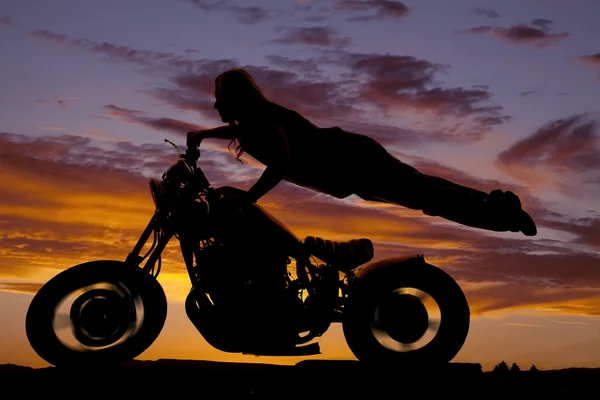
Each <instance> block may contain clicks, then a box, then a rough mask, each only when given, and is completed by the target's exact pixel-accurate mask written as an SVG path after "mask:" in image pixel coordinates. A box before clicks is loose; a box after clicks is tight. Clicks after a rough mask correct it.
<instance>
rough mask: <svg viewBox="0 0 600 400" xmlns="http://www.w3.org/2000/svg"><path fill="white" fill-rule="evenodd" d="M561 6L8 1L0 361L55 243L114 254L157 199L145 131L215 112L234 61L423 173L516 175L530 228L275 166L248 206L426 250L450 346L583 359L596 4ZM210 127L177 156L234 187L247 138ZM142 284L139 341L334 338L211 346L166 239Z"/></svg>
mask: <svg viewBox="0 0 600 400" xmlns="http://www.w3.org/2000/svg"><path fill="white" fill-rule="evenodd" d="M573 4H578V5H579V7H575V6H574V5H573ZM573 4H571V5H568V4H566V2H560V1H550V2H547V3H544V4H541V3H538V2H534V1H517V0H511V1H506V2H502V3H498V2H491V1H484V0H464V1H463V2H462V3H460V5H458V6H457V5H450V4H447V3H446V2H439V1H434V0H426V1H416V0H406V1H402V2H400V1H393V0H375V1H363V0H296V1H293V0H289V1H285V2H281V1H275V0H261V1H258V0H256V1H254V0H253V1H244V2H241V1H234V0H220V1H209V0H176V1H165V0H150V1H144V2H141V1H128V2H118V1H113V0H111V1H105V2H86V4H85V5H83V3H82V2H79V1H76V0H60V1H56V2H54V3H53V4H49V3H44V4H37V5H36V6H35V7H26V6H25V4H24V2H22V1H20V0H8V1H7V2H5V3H4V4H3V7H0V38H1V39H0V50H2V54H4V62H3V63H2V65H0V83H1V86H2V88H3V94H4V96H2V99H1V100H0V105H1V107H0V123H1V125H0V177H1V178H2V182H3V184H2V186H1V187H0V319H1V320H2V321H3V323H2V328H0V364H16V365H22V366H31V367H35V368H39V367H45V366H49V364H48V363H47V362H45V361H44V360H43V359H42V358H41V357H39V356H38V355H37V354H36V353H35V352H34V350H33V349H32V347H31V346H30V344H29V342H28V340H27V337H26V334H25V316H26V313H27V309H28V307H29V304H30V302H31V300H32V299H33V296H34V295H35V293H37V291H38V290H39V288H40V287H41V286H42V285H44V284H45V283H46V282H47V281H48V280H49V279H51V278H52V277H53V276H55V275H57V274H58V273H60V272H61V271H63V270H66V269H68V268H70V267H72V266H74V265H77V264H80V263H84V262H88V261H93V260H101V259H102V260H120V261H124V260H125V258H126V257H127V255H128V254H129V253H130V251H131V250H132V249H133V247H134V245H135V243H136V241H137V240H138V238H139V237H140V235H141V234H142V232H143V230H144V228H145V227H146V225H147V224H148V222H149V221H150V219H151V218H152V215H153V213H154V211H155V205H154V203H153V201H152V195H151V192H150V186H149V179H150V178H152V177H156V178H160V177H161V175H162V174H163V172H164V171H166V170H167V168H169V166H171V165H172V164H173V163H175V162H176V161H177V159H178V153H177V151H176V149H174V148H173V146H172V145H171V144H169V143H167V142H165V139H167V140H169V141H171V142H173V143H175V144H176V145H177V146H179V150H184V149H185V146H186V135H187V133H188V132H190V131H195V130H202V129H207V128H213V127H217V126H221V125H223V122H222V121H221V119H220V117H219V114H218V113H217V111H216V110H215V109H214V108H213V104H214V101H215V99H214V80H215V77H216V76H217V75H218V74H219V73H221V72H223V71H225V70H227V69H229V68H244V69H245V70H247V71H248V72H250V73H251V74H252V76H253V77H254V79H255V80H256V83H257V84H258V86H260V88H261V89H262V90H263V91H264V93H265V96H266V97H267V98H268V99H271V100H272V101H274V102H276V103H277V104H280V105H282V106H284V107H287V108H289V109H292V110H295V111H297V112H299V113H300V114H302V115H303V116H304V117H306V118H308V119H309V120H310V121H312V122H313V123H315V124H316V125H318V126H319V127H333V126H339V127H341V128H343V129H345V130H348V131H351V132H356V133H361V134H363V135H367V136H369V137H371V138H373V139H376V140H377V141H378V142H379V143H381V144H382V145H383V146H384V147H385V148H386V149H387V150H388V151H389V152H390V153H391V154H393V155H394V156H395V157H397V158H398V159H399V160H401V161H403V162H405V163H407V164H409V165H411V166H413V167H415V168H417V169H418V170H419V171H421V172H423V173H426V174H430V175H435V176H439V177H443V178H445V179H448V180H450V181H453V182H456V183H459V184H461V185H465V186H468V187H472V188H475V189H478V190H481V191H484V192H486V193H489V192H490V191H492V190H495V189H501V190H505V191H506V190H510V191H513V192H514V193H516V194H517V195H518V196H519V198H520V200H521V203H522V207H523V209H524V210H525V211H526V212H528V213H529V214H530V215H531V217H532V218H533V220H534V221H535V223H536V225H537V235H536V236H533V237H528V236H525V235H523V234H522V233H520V232H492V231H486V230H483V229H477V228H471V227H468V226H463V225H460V224H457V223H454V222H451V221H449V220H445V219H443V218H441V217H432V216H428V215H425V214H423V212H421V211H416V210H411V209H409V208H405V207H401V206H397V205H392V204H383V203H375V202H368V201H364V200H362V199H361V198H359V197H358V196H355V195H352V196H350V197H347V198H344V199H337V198H335V197H332V196H328V195H326V194H322V193H317V192H314V191H311V190H308V189H305V188H302V187H300V186H296V185H293V184H291V183H289V182H281V183H280V184H278V185H277V186H276V187H275V189H274V190H272V191H271V192H269V193H267V194H266V195H265V196H264V197H262V198H261V199H260V200H259V201H258V205H259V206H261V207H263V208H264V209H265V210H266V211H267V212H268V213H270V214H272V215H273V216H274V217H276V218H277V219H278V220H280V221H281V222H282V223H283V224H284V225H285V226H286V227H287V228H288V229H289V230H290V231H291V232H293V234H294V235H296V236H297V237H298V238H300V239H303V238H304V237H306V236H319V237H323V238H326V239H330V240H340V241H344V240H351V239H358V238H369V239H370V240H372V242H373V244H374V249H375V253H374V254H375V255H374V257H373V260H372V261H370V262H375V261H378V260H382V259H386V258H391V257H398V256H405V255H418V254H422V255H423V256H424V257H425V260H426V261H427V262H428V263H430V264H433V265H435V266H437V267H439V268H441V269H442V270H444V271H446V272H447V273H448V274H449V275H450V276H451V277H452V278H453V279H455V280H456V281H457V282H458V284H459V285H460V287H461V289H462V290H463V291H464V293H465V295H466V297H467V300H468V303H469V307H470V310H471V326H470V331H469V335H468V337H467V340H466V342H465V345H464V346H463V348H462V349H461V351H460V352H459V353H458V355H457V356H456V357H455V359H454V360H453V362H465V363H479V364H481V365H482V368H483V370H484V371H490V370H492V369H493V368H494V366H495V365H496V364H498V363H499V362H501V361H505V362H506V363H508V364H509V365H511V364H512V363H517V364H518V365H519V366H520V368H521V370H527V369H529V367H530V366H531V365H532V364H535V366H536V367H537V368H538V369H540V370H543V369H546V370H547V369H561V368H569V367H588V368H596V367H597V368H600V333H598V332H599V331H600V329H598V328H600V318H599V317H600V291H599V289H600V203H599V202H598V198H599V195H600V178H599V177H600V125H599V122H600V90H599V89H600V46H599V45H598V43H597V40H596V38H597V37H600V28H598V24H597V22H596V20H595V18H594V15H600V3H597V2H592V1H587V0H578V1H576V2H574V3H573ZM228 145H229V142H228V141H226V140H218V139H206V140H204V141H203V142H202V144H201V147H200V151H201V157H200V159H199V161H198V166H199V167H201V168H202V170H203V172H204V173H205V175H206V177H207V178H208V180H209V182H210V183H211V185H212V186H213V187H220V186H233V187H237V188H241V189H244V190H247V189H249V188H250V187H251V186H252V185H253V184H254V183H255V182H256V181H257V179H258V178H259V177H260V175H261V173H262V171H263V170H264V168H265V166H264V165H263V164H261V163H260V162H259V161H257V160H255V159H253V158H252V157H251V156H249V155H248V154H244V155H243V156H242V157H241V160H242V163H240V162H239V161H238V160H236V158H235V148H234V147H233V146H232V147H231V148H230V147H228ZM340 151H343V149H341V148H340ZM315 162H316V163H318V162H319V160H315ZM158 282H159V283H160V284H161V285H162V287H163V288H164V290H165V293H166V296H167V300H168V314H167V321H166V324H165V327H164V328H163V330H162V332H161V333H160V335H159V337H158V338H157V340H156V341H155V342H154V343H153V344H152V345H151V346H150V347H149V348H148V349H147V350H146V351H144V352H143V353H142V354H141V355H140V356H139V357H137V359H141V360H155V359H159V358H169V359H196V360H214V361H236V362H259V363H270V364H295V363H298V362H299V361H301V360H304V359H329V360H332V359H347V360H353V359H355V357H354V355H353V353H352V352H351V350H350V349H349V348H348V345H347V344H346V342H345V339H344V335H343V332H342V329H341V327H340V326H339V324H333V325H332V327H331V328H330V329H329V330H328V331H327V332H326V333H325V334H324V335H323V337H321V338H318V341H319V343H320V347H321V352H322V354H320V355H316V356H307V357H263V356H261V357H256V356H252V355H242V354H235V353H225V352H221V351H219V350H217V349H215V348H213V347H211V346H210V345H209V344H208V343H207V342H206V340H205V339H204V338H203V337H202V335H201V334H200V333H199V332H198V331H197V330H196V328H195V327H194V325H193V324H192V322H191V321H190V320H188V318H187V316H186V314H185V307H184V301H185V299H186V296H187V295H188V293H189V290H190V288H191V284H190V279H189V276H188V273H187V272H186V267H185V264H184V261H183V258H182V256H181V251H180V249H179V242H178V240H177V239H176V238H173V239H171V241H170V242H169V244H168V246H167V248H166V249H165V251H164V252H163V256H162V270H161V273H160V275H159V276H158Z"/></svg>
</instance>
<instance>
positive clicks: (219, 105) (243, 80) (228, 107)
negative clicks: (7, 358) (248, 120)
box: [214, 68, 265, 123]
mask: <svg viewBox="0 0 600 400" xmlns="http://www.w3.org/2000/svg"><path fill="white" fill-rule="evenodd" d="M264 100H265V97H264V94H263V91H262V89H261V88H260V87H259V86H258V85H257V84H256V82H254V79H253V78H252V76H251V75H250V74H249V73H248V72H247V71H246V70H244V69H242V68H232V69H229V70H227V71H225V72H223V73H221V74H219V76H217V77H216V78H215V105H214V107H215V109H217V111H219V115H220V116H221V120H222V121H223V122H228V123H233V122H235V121H239V119H240V117H242V116H243V115H244V113H245V111H252V108H254V106H256V105H257V104H259V103H260V102H262V101H264ZM242 118H243V117H242Z"/></svg>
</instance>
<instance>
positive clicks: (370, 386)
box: [0, 359, 600, 399]
mask: <svg viewBox="0 0 600 400" xmlns="http://www.w3.org/2000/svg"><path fill="white" fill-rule="evenodd" d="M0 385H1V386H0V387H1V388H2V392H3V393H4V394H6V393H11V394H13V395H12V397H10V396H9V397H10V398H17V397H23V396H24V397H25V398H29V396H31V395H44V396H50V395H57V396H61V397H62V398H65V397H68V398H71V397H80V398H81V399H85V398H86V397H88V398H103V397H105V398H111V399H112V398H117V399H120V398H122V397H124V396H132V395H136V396H152V398H155V397H157V396H159V395H160V396H165V395H166V396H174V395H186V396H193V397H199V398H201V397H203V396H208V395H213V396H214V395H220V396H235V398H239V397H242V396H243V397H245V396H252V397H257V396H259V397H260V396H269V397H272V396H277V397H280V398H285V399H288V398H300V397H305V396H310V397H316V396H330V395H335V396H343V397H347V398H357V397H370V396H374V395H383V394H392V393H395V394H398V395H400V394H402V395H406V394H407V393H412V394H415V395H420V396H423V397H424V398H429V396H431V395H443V396H444V397H449V396H453V395H459V396H464V395H467V396H470V395H474V396H477V397H479V396H481V398H487V397H488V396H490V395H493V396H494V397H495V396H497V395H499V394H500V395H510V396H513V395H516V396H519V397H520V395H524V394H527V395H535V396H536V397H537V396H540V395H544V396H547V395H552V394H560V395H568V396H569V397H570V396H572V395H574V394H581V395H584V394H585V393H588V392H589V391H590V390H592V391H594V390H595V389H596V387H598V386H600V368H596V369H591V368H569V369H564V370H551V371H536V372H529V371H523V372H503V373H498V372H482V369H481V366H480V365H479V364H454V363H453V364H449V365H448V366H446V367H444V368H440V369H438V370H432V369H430V368H429V369H422V370H418V369H411V370H399V369H394V368H391V367H387V368H385V367H378V368H374V367H369V366H366V365H363V364H361V363H359V362H357V361H333V360H332V361H324V360H306V361H302V362H299V363H298V364H296V365H290V366H288V365H274V364H259V363H229V362H214V361H194V360H168V359H160V360H157V361H137V360H136V361H132V362H130V363H127V364H125V365H123V366H121V367H119V368H114V369H99V370H95V371H94V370H76V371H64V370H60V369H58V368H54V367H48V368H38V369H35V368H29V367H21V366H17V365H12V364H6V365H0ZM394 397H396V396H394ZM586 397H587V396H586Z"/></svg>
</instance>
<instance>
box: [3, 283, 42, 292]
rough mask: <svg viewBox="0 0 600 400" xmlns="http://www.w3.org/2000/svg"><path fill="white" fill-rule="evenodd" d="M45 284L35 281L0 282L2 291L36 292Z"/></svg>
mask: <svg viewBox="0 0 600 400" xmlns="http://www.w3.org/2000/svg"><path fill="white" fill-rule="evenodd" d="M43 285H44V284H43V283H33V282H0V291H2V292H14V293H25V294H36V293H37V292H38V291H39V290H40V289H41V287H42V286H43Z"/></svg>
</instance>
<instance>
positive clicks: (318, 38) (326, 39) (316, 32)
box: [273, 26, 351, 47]
mask: <svg viewBox="0 0 600 400" xmlns="http://www.w3.org/2000/svg"><path fill="white" fill-rule="evenodd" d="M275 30H276V31H283V32H284V34H283V36H282V37H280V38H278V39H275V40H273V42H275V43H280V44H304V45H309V46H328V47H345V46H348V45H350V44H351V39H350V38H346V37H337V32H336V31H335V29H333V28H331V27H329V26H313V27H278V28H276V29H275Z"/></svg>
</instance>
